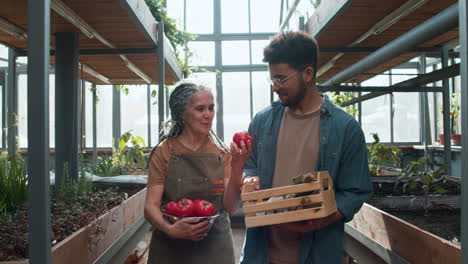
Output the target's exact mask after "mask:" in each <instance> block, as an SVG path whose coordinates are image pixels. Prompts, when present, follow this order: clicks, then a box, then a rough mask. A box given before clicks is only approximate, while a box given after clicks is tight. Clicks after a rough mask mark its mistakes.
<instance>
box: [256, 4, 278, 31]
mask: <svg viewBox="0 0 468 264" xmlns="http://www.w3.org/2000/svg"><path fill="white" fill-rule="evenodd" d="M280 6H281V1H280V0H251V1H250V10H251V11H250V18H251V21H252V32H278V30H279V23H280V21H279V17H280ZM284 17H286V15H284V16H283V18H284Z"/></svg>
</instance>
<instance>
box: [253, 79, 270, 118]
mask: <svg viewBox="0 0 468 264" xmlns="http://www.w3.org/2000/svg"><path fill="white" fill-rule="evenodd" d="M268 76H269V73H268V72H252V94H253V98H252V99H253V116H255V114H256V113H257V112H258V111H260V110H262V109H263V108H265V107H267V106H269V105H270V94H271V90H270V85H269V84H268V82H267V81H266V79H267V77H268Z"/></svg>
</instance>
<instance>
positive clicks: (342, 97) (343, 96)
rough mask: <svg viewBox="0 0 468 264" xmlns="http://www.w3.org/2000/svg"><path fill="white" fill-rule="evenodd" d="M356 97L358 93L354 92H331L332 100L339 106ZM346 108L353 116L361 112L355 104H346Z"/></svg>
mask: <svg viewBox="0 0 468 264" xmlns="http://www.w3.org/2000/svg"><path fill="white" fill-rule="evenodd" d="M354 98H356V93H354V92H333V93H332V94H331V100H332V102H333V103H334V104H335V105H337V106H339V107H342V105H343V103H345V102H348V101H349V100H351V99H354ZM344 110H345V111H346V113H348V114H350V115H351V116H356V115H358V114H359V110H358V109H357V108H356V107H355V106H354V105H349V106H345V107H344Z"/></svg>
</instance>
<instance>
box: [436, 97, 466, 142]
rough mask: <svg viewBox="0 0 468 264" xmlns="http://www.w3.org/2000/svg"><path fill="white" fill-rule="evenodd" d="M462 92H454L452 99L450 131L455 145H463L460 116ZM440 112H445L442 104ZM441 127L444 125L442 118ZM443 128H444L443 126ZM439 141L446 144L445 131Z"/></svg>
mask: <svg viewBox="0 0 468 264" xmlns="http://www.w3.org/2000/svg"><path fill="white" fill-rule="evenodd" d="M459 101H460V93H453V94H452V98H451V99H450V133H451V135H452V136H451V139H452V141H453V145H457V146H459V145H461V134H460V133H459V125H458V123H459V117H460V110H461V108H460V102H459ZM440 113H442V114H443V107H442V105H441V106H440ZM439 121H440V123H439V127H441V128H442V127H443V119H442V118H441V119H440V120H439ZM442 130H443V128H442ZM438 141H439V143H440V144H442V145H443V144H444V143H445V141H444V133H440V134H439V140H438Z"/></svg>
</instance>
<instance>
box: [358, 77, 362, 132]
mask: <svg viewBox="0 0 468 264" xmlns="http://www.w3.org/2000/svg"><path fill="white" fill-rule="evenodd" d="M359 86H361V83H359ZM361 96H362V92H358V98H359V97H361ZM358 111H359V113H358V122H359V124H360V125H361V126H362V102H361V101H359V103H358Z"/></svg>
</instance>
